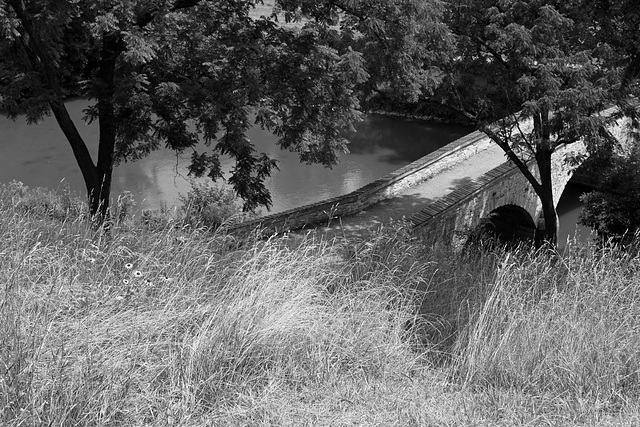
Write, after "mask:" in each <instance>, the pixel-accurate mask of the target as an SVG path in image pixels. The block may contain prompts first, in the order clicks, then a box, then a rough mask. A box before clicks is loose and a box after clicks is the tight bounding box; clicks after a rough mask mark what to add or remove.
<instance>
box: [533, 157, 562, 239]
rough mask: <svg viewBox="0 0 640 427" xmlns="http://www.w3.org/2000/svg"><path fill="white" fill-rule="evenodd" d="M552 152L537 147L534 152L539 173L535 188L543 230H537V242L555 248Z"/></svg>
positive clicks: (556, 233)
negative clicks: (545, 243)
mask: <svg viewBox="0 0 640 427" xmlns="http://www.w3.org/2000/svg"><path fill="white" fill-rule="evenodd" d="M552 154H553V150H551V149H550V148H549V147H541V146H538V149H537V151H536V163H537V164H538V170H539V171H540V184H541V185H540V186H539V187H537V188H536V194H537V195H538V197H539V198H540V202H541V204H542V215H543V220H544V229H543V230H539V231H540V233H539V234H538V236H537V239H536V240H538V242H537V243H542V242H547V243H550V244H551V245H553V246H555V245H556V244H557V243H558V214H557V212H556V205H555V203H554V201H553V179H552V173H551V172H552V171H551V155H552Z"/></svg>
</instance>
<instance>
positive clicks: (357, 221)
mask: <svg viewBox="0 0 640 427" xmlns="http://www.w3.org/2000/svg"><path fill="white" fill-rule="evenodd" d="M506 161H507V157H506V155H505V153H504V151H503V150H502V149H501V148H500V147H498V146H497V145H496V144H491V145H490V146H489V148H487V149H485V150H483V151H480V152H478V153H477V154H474V155H473V156H471V157H469V158H468V159H466V160H464V161H462V162H460V163H458V164H456V165H455V166H453V167H452V168H450V169H447V170H445V171H443V172H441V173H439V174H437V175H436V176H434V177H432V178H430V179H427V180H425V181H423V182H421V183H420V184H418V185H415V186H412V187H409V188H407V189H405V190H404V191H403V192H402V193H401V194H399V195H397V196H394V197H392V198H389V199H386V200H382V201H380V202H378V203H376V204H375V205H372V206H369V208H367V209H366V210H363V211H361V212H359V213H357V214H354V215H350V216H343V217H342V218H339V219H335V220H333V221H332V222H331V224H330V225H329V226H324V227H323V226H319V227H317V228H316V229H315V231H316V233H317V237H322V238H323V239H326V240H332V239H337V240H343V239H346V240H347V242H345V243H357V242H358V241H362V240H364V239H366V238H367V237H368V236H370V235H371V234H372V232H375V231H377V230H379V229H380V227H381V226H384V225H385V224H387V223H388V222H389V221H390V220H391V219H395V220H398V219H401V218H402V217H405V218H406V219H409V218H410V217H411V216H412V215H413V214H415V213H417V212H419V211H420V210H421V209H423V208H424V207H426V206H428V205H429V204H430V203H433V202H435V201H436V200H438V199H439V198H441V197H443V196H445V195H447V194H449V193H451V192H452V191H454V190H455V189H456V188H458V187H459V186H460V185H464V184H468V183H472V182H474V181H476V180H477V179H478V178H480V177H481V176H482V175H484V174H485V173H487V172H489V171H490V170H492V169H494V168H495V167H497V166H500V165H501V164H502V163H505V162H506Z"/></svg>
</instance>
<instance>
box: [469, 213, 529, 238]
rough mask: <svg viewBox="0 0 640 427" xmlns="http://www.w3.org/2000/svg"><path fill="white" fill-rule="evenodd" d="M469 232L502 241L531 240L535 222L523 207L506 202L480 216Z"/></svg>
mask: <svg viewBox="0 0 640 427" xmlns="http://www.w3.org/2000/svg"><path fill="white" fill-rule="evenodd" d="M471 234H472V236H473V237H476V236H477V237H492V238H495V239H497V240H499V241H500V242H503V243H518V242H526V241H532V240H533V239H534V238H535V235H536V223H535V222H534V220H533V218H532V217H531V214H529V212H528V211H527V210H526V209H524V208H523V207H521V206H518V205H515V204H507V205H502V206H500V207H498V208H496V209H494V210H492V211H491V212H489V214H488V215H487V216H485V217H483V218H481V219H480V221H479V223H478V225H477V226H476V228H475V229H474V230H473V232H472V233H471Z"/></svg>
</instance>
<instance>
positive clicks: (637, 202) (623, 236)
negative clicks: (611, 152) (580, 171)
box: [579, 148, 640, 245]
mask: <svg viewBox="0 0 640 427" xmlns="http://www.w3.org/2000/svg"><path fill="white" fill-rule="evenodd" d="M612 162H613V166H612V167H611V169H609V170H608V171H606V172H604V174H605V175H604V177H603V179H602V183H601V184H600V185H599V187H598V189H597V190H596V191H592V192H590V193H587V194H585V195H583V196H582V197H581V200H582V203H583V204H584V207H583V209H582V213H581V214H580V219H579V221H580V223H581V224H583V225H585V226H587V227H591V228H592V229H594V230H595V231H596V232H597V234H598V236H599V237H600V238H601V239H602V240H610V241H612V242H613V243H621V244H623V245H626V244H628V243H630V242H631V241H632V240H633V235H634V234H635V233H637V232H638V230H640V175H639V174H638V170H640V149H638V148H634V149H633V151H631V153H630V154H629V155H626V156H620V155H619V156H616V157H614V158H613V160H612Z"/></svg>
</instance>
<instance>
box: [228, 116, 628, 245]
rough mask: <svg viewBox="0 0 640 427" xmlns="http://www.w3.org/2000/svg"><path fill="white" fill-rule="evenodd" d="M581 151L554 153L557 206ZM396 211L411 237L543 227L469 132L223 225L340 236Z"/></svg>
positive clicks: (532, 200) (502, 166) (520, 187)
mask: <svg viewBox="0 0 640 427" xmlns="http://www.w3.org/2000/svg"><path fill="white" fill-rule="evenodd" d="M613 111H614V110H613V109H609V110H605V111H603V112H602V113H601V114H605V115H607V114H612V113H613ZM623 127H624V126H623V125H622V124H621V123H618V124H616V125H615V126H613V127H612V128H611V129H609V131H610V132H611V133H612V134H613V135H614V136H616V137H618V138H619V139H622V137H623V134H624V129H623ZM585 152H586V150H585V147H584V144H582V143H574V144H570V145H567V146H563V147H560V148H559V149H558V150H557V151H556V152H555V153H554V156H553V159H552V161H553V179H554V189H553V194H554V200H555V203H556V205H557V203H558V201H559V200H560V197H561V196H562V193H563V191H564V188H565V186H566V185H567V183H568V182H569V181H570V180H571V178H572V175H573V173H574V170H575V166H570V165H569V164H568V162H567V161H566V158H567V156H574V155H581V154H585ZM530 169H531V170H532V172H534V175H537V167H536V166H535V162H531V163H530ZM401 216H404V217H406V218H408V219H409V220H410V222H411V223H412V225H413V227H414V230H415V232H416V233H418V234H443V235H446V236H453V235H454V234H455V233H454V232H455V231H470V230H473V229H476V228H477V227H478V226H482V227H487V228H488V229H490V230H492V231H493V232H495V234H497V235H498V237H500V238H502V239H504V240H511V239H513V238H517V239H522V238H534V236H535V235H536V230H540V229H541V228H542V227H544V218H542V209H541V204H540V201H539V199H538V197H537V195H536V194H535V192H534V190H533V188H532V187H531V185H530V184H529V183H528V182H527V180H526V179H525V178H524V176H523V175H522V174H521V173H520V171H519V170H518V169H517V167H516V166H515V165H514V164H513V163H511V162H509V161H507V159H506V157H505V155H504V153H503V152H502V150H501V149H500V148H499V147H498V146H497V145H496V144H495V143H493V142H492V141H491V140H490V139H489V138H488V137H487V136H486V135H484V134H482V133H480V132H473V133H471V134H469V135H466V136H464V137H462V138H460V139H458V140H456V141H453V142H451V143H450V144H448V145H446V146H444V147H442V148H441V149H439V150H437V151H435V152H433V153H430V154H428V155H427V156H425V157H423V158H421V159H419V160H417V161H415V162H413V163H411V164H409V165H407V166H405V167H403V168H401V169H399V170H397V171H395V172H393V173H391V174H389V175H387V176H385V177H382V178H380V179H378V180H376V181H375V182H373V183H371V184H369V185H367V186H365V187H363V188H360V189H358V190H356V191H354V192H352V193H349V194H346V195H344V196H340V197H335V198H332V199H329V200H325V201H322V202H318V203H313V204H310V205H307V206H303V207H300V208H297V209H292V210H289V211H286V212H282V213H279V214H274V215H268V216H265V217H262V218H258V219H257V220H254V221H249V222H245V223H241V224H235V225H232V226H230V229H231V230H238V229H246V228H251V229H253V228H262V229H264V230H266V231H267V232H278V231H285V230H292V229H300V228H305V227H321V228H323V229H324V230H325V231H327V230H328V229H330V228H331V227H333V228H334V233H333V234H334V235H335V234H338V235H345V233H346V234H352V233H354V231H356V230H360V231H362V230H367V229H368V230H370V229H371V228H373V227H377V226H379V225H380V224H381V223H384V222H385V221H387V220H388V219H389V218H391V217H393V218H396V219H398V218H399V217H401ZM554 220H556V221H557V218H554ZM332 224H333V225H332ZM325 226H326V228H324V227H325ZM336 228H337V229H339V230H335V229H336ZM329 233H330V231H329Z"/></svg>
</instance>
